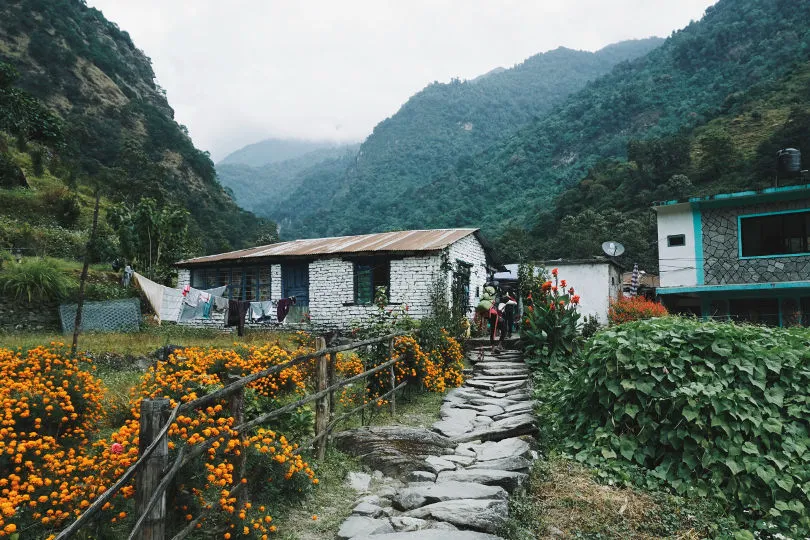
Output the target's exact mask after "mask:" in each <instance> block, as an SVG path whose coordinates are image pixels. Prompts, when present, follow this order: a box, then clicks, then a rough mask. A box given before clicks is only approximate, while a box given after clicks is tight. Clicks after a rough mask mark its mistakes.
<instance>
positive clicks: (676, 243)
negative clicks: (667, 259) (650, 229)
mask: <svg viewBox="0 0 810 540" xmlns="http://www.w3.org/2000/svg"><path fill="white" fill-rule="evenodd" d="M685 245H686V235H685V234H671V235H669V236H667V246H668V247H681V246H685Z"/></svg>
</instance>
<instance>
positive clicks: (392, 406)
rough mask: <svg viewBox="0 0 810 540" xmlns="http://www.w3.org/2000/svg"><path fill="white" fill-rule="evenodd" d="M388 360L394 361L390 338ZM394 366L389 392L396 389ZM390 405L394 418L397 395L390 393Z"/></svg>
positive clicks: (393, 366)
mask: <svg viewBox="0 0 810 540" xmlns="http://www.w3.org/2000/svg"><path fill="white" fill-rule="evenodd" d="M388 359H389V360H393V359H394V338H391V339H390V340H389V341H388ZM394 368H396V365H395V364H391V390H394V389H395V388H396V387H397V374H396V371H395V369H394ZM389 403H390V404H391V416H392V417H394V416H396V414H397V393H396V392H391V399H390V400H389Z"/></svg>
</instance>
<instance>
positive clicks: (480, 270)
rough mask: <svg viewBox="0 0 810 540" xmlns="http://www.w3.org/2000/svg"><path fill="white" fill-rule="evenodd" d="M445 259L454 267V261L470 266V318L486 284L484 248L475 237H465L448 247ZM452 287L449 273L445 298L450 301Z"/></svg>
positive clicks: (451, 274)
mask: <svg viewBox="0 0 810 540" xmlns="http://www.w3.org/2000/svg"><path fill="white" fill-rule="evenodd" d="M447 259H448V262H450V264H452V265H453V266H454V267H455V265H456V261H463V262H465V263H467V264H471V265H472V268H470V300H469V306H470V309H469V313H468V316H469V317H470V318H472V317H473V315H474V314H475V306H477V305H478V302H480V300H481V293H482V292H483V290H484V284H486V282H487V255H486V252H484V246H482V245H481V242H479V241H478V238H476V237H475V235H473V234H471V235H469V236H465V237H464V238H462V239H461V240H459V241H458V242H455V243H454V244H451V245H450V246H448V248H447ZM452 286H453V273H452V271H450V272H448V274H447V288H448V290H447V297H448V298H449V299H451V301H452V298H453V295H452V294H451V288H452Z"/></svg>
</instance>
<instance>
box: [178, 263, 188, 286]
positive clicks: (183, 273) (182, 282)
mask: <svg viewBox="0 0 810 540" xmlns="http://www.w3.org/2000/svg"><path fill="white" fill-rule="evenodd" d="M186 285H191V270H189V269H188V268H180V269H179V270H177V288H178V289H182V288H183V287H185V286H186Z"/></svg>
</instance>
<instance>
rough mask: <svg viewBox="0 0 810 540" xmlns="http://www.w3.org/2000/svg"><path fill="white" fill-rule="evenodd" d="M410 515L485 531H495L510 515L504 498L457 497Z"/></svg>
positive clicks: (418, 509)
mask: <svg viewBox="0 0 810 540" xmlns="http://www.w3.org/2000/svg"><path fill="white" fill-rule="evenodd" d="M405 515H406V516H408V517H415V518H420V519H425V518H433V519H436V520H439V521H446V522H447V523H452V524H453V525H456V526H459V527H464V528H469V529H475V530H478V531H483V532H489V533H492V532H495V531H496V530H498V527H500V526H501V525H502V524H503V522H504V521H505V520H506V517H507V516H508V515H509V506H508V504H507V502H506V501H505V500H503V499H457V500H452V501H442V502H438V503H434V504H429V505H427V506H423V507H422V508H417V509H416V510H411V511H410V512H407V513H405Z"/></svg>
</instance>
